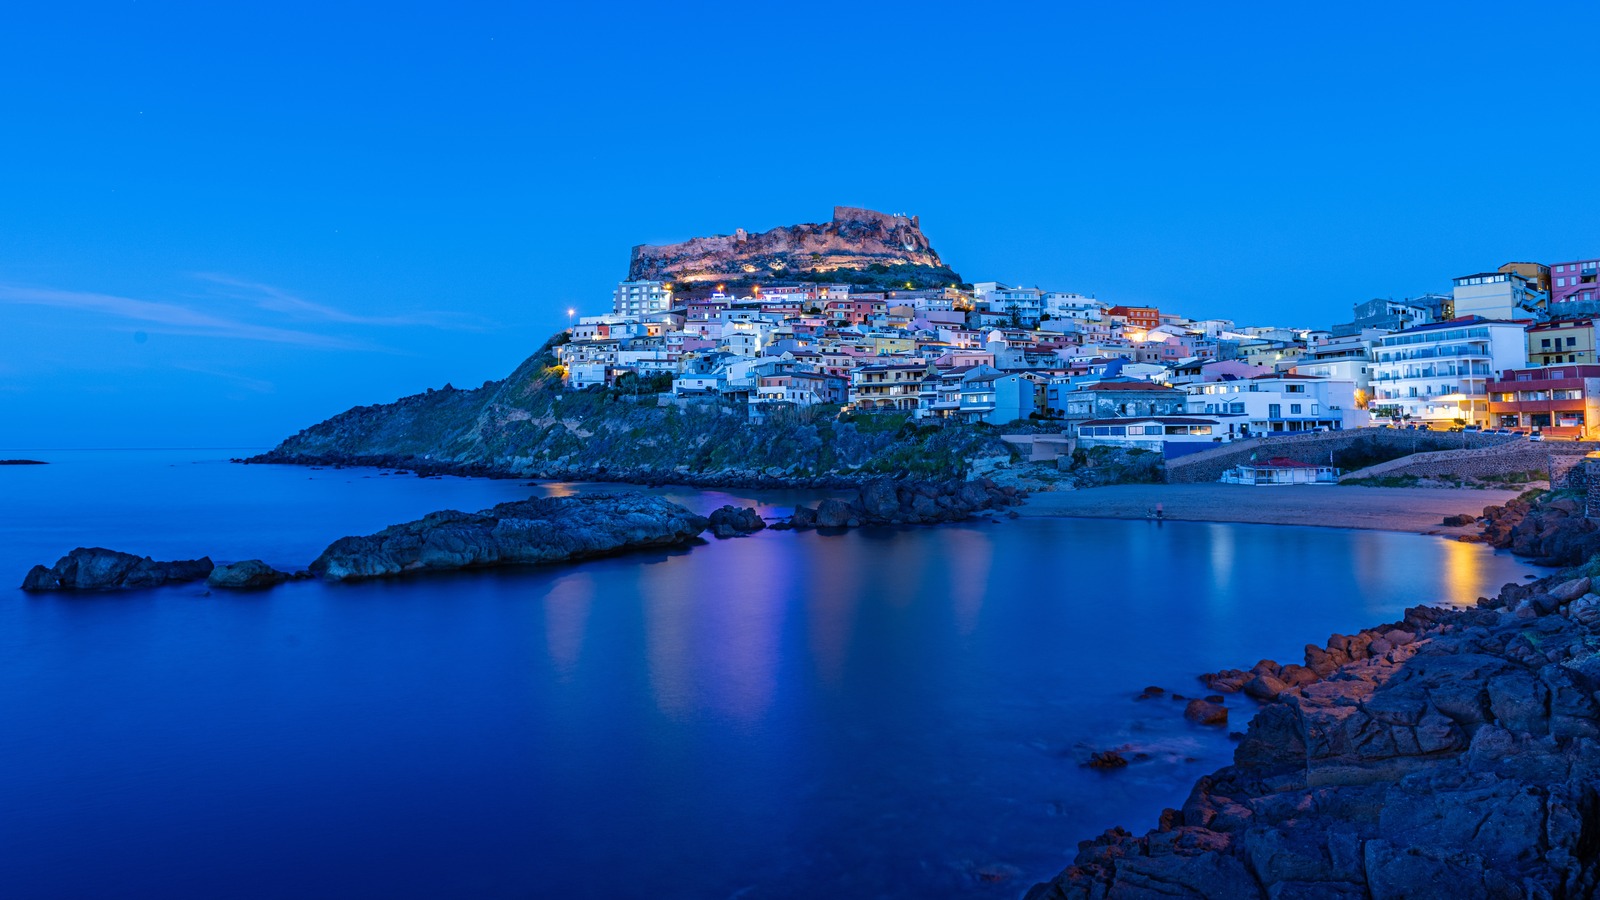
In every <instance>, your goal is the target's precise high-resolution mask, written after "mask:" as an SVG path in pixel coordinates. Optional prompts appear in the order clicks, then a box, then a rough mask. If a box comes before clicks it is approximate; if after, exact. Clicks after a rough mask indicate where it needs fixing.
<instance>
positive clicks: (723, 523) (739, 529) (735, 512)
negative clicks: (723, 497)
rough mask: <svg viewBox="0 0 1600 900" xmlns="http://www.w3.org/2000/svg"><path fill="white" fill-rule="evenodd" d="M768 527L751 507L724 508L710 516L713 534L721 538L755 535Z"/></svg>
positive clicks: (713, 511)
mask: <svg viewBox="0 0 1600 900" xmlns="http://www.w3.org/2000/svg"><path fill="white" fill-rule="evenodd" d="M766 527H767V523H766V522H765V521H764V520H763V519H762V518H761V514H760V513H758V512H756V511H755V509H754V508H749V507H747V508H745V509H740V508H738V507H737V506H724V507H721V508H719V509H715V510H712V512H711V516H710V528H711V533H712V534H714V535H716V536H717V537H719V538H730V537H738V536H739V535H742V534H754V533H756V532H757V531H760V530H761V529H763V528H766Z"/></svg>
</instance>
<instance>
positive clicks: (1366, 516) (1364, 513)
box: [1017, 484, 1521, 535]
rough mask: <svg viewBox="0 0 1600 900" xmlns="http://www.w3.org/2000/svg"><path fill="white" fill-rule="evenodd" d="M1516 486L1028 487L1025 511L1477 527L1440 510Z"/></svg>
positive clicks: (1462, 508) (1486, 499)
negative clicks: (1158, 511)
mask: <svg viewBox="0 0 1600 900" xmlns="http://www.w3.org/2000/svg"><path fill="white" fill-rule="evenodd" d="M1519 493H1521V491H1515V490H1478V489H1474V488H1375V487H1343V486H1339V485H1280V486H1271V487H1257V486H1253V485H1235V484H1119V485H1111V486H1108V487H1097V488H1086V489H1083V490H1077V491H1047V492H1041V493H1036V494H1032V495H1030V496H1029V497H1028V501H1027V503H1025V504H1023V505H1022V506H1021V507H1019V508H1018V510H1017V511H1018V512H1019V513H1020V514H1021V515H1023V516H1072V517H1083V518H1105V519H1143V518H1146V517H1148V516H1149V515H1150V514H1151V513H1152V511H1153V510H1154V509H1155V508H1156V504H1158V503H1159V504H1161V507H1162V512H1163V514H1164V516H1165V517H1166V518H1168V519H1176V520H1182V521H1195V522H1242V523H1254V524H1261V525H1321V526H1325V527H1331V528H1366V529H1373V530H1378V531H1406V532H1411V533H1414V534H1443V535H1462V534H1476V533H1477V532H1478V530H1479V529H1478V527H1477V526H1476V525H1467V526H1463V527H1459V528H1452V527H1449V526H1446V525H1442V524H1440V523H1441V522H1442V521H1443V520H1444V517H1445V516H1453V515H1459V514H1462V513H1466V514H1470V515H1473V516H1477V515H1480V514H1482V512H1483V508H1484V507H1485V506H1493V505H1499V504H1503V503H1505V502H1506V501H1507V500H1510V499H1512V498H1513V497H1516V496H1517V495H1518V494H1519Z"/></svg>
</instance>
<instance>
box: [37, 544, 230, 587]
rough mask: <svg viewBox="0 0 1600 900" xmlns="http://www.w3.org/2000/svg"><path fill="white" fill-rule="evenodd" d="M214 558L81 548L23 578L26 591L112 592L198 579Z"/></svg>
mask: <svg viewBox="0 0 1600 900" xmlns="http://www.w3.org/2000/svg"><path fill="white" fill-rule="evenodd" d="M211 569H212V565H211V560H210V559H209V558H207V557H201V558H200V559H180V560H173V561H171V562H158V561H156V560H153V559H151V558H150V557H148V556H134V555H133V554H132V553H121V552H118V551H116V550H107V549H105V548H104V547H79V548H77V549H75V550H73V551H72V552H71V553H68V554H67V555H66V556H63V557H61V559H59V560H57V561H56V564H55V565H54V566H51V567H49V568H46V567H45V566H34V567H33V569H32V570H31V571H30V572H28V576H27V577H26V578H24V579H23V581H22V589H23V590H25V591H111V590H120V589H125V588H148V587H159V586H160V585H163V584H172V583H174V582H183V581H198V580H200V579H202V578H204V577H206V575H208V574H209V573H210V572H211Z"/></svg>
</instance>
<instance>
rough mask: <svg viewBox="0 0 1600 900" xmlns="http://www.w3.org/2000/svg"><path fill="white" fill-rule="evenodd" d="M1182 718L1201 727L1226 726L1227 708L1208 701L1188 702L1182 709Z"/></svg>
mask: <svg viewBox="0 0 1600 900" xmlns="http://www.w3.org/2000/svg"><path fill="white" fill-rule="evenodd" d="M1183 717H1184V718H1185V719H1188V720H1189V721H1191V722H1199V723H1200V724H1201V725H1226V724H1228V708H1227V707H1225V706H1223V705H1222V704H1220V703H1212V702H1211V701H1210V700H1190V701H1189V704H1188V705H1187V706H1185V707H1184V708H1183Z"/></svg>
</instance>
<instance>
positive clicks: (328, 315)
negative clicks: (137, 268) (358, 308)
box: [194, 272, 492, 331]
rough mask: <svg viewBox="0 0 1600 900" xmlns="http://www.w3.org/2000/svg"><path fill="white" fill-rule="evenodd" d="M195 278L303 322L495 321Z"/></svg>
mask: <svg viewBox="0 0 1600 900" xmlns="http://www.w3.org/2000/svg"><path fill="white" fill-rule="evenodd" d="M194 277H195V278H197V279H199V280H201V281H205V282H208V283H210V284H213V285H216V286H218V287H221V288H225V289H226V292H225V294H224V296H227V297H229V298H231V299H234V300H241V301H244V302H247V303H251V304H253V305H255V306H257V307H259V308H261V309H264V310H267V311H269V312H276V313H283V314H285V315H288V316H291V317H293V318H295V319H299V320H302V321H318V322H336V323H340V324H345V325H368V326H383V327H422V328H447V329H451V330H456V331H487V330H488V329H489V328H490V327H492V323H491V322H489V321H487V320H485V319H483V318H481V317H479V316H474V315H471V314H468V313H458V312H448V311H426V310H423V311H416V312H406V313H401V314H398V315H392V316H363V315H359V314H357V313H352V312H348V311H346V310H342V309H339V308H337V307H333V306H328V305H327V304H324V303H315V302H312V301H310V300H306V299H304V298H302V297H297V296H295V295H294V294H292V293H290V292H288V291H285V290H283V289H282V288H277V287H273V286H272V285H270V284H261V283H260V282H256V281H248V280H245V279H242V278H235V277H233V276H231V275H221V274H218V273H215V272H197V273H195V275H194Z"/></svg>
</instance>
